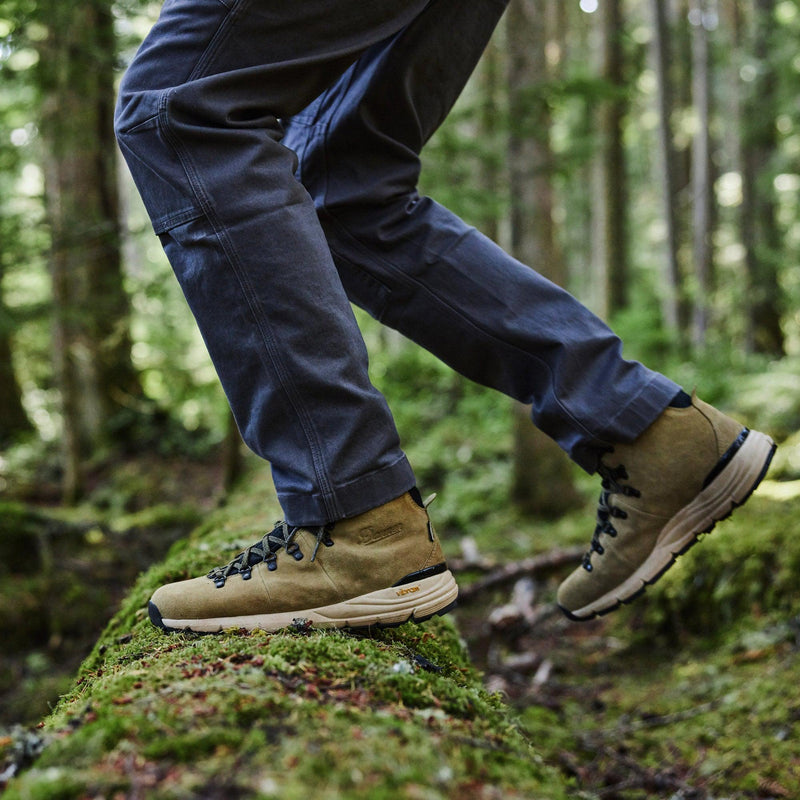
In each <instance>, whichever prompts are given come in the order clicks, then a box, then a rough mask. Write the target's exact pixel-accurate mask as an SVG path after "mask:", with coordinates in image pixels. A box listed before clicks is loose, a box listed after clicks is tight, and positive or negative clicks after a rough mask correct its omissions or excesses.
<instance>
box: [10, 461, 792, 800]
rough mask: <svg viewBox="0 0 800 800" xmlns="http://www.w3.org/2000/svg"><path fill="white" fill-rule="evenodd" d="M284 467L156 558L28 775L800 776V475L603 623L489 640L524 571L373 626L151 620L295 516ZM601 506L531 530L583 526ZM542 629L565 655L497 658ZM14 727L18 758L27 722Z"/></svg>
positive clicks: (593, 792) (578, 793)
mask: <svg viewBox="0 0 800 800" xmlns="http://www.w3.org/2000/svg"><path fill="white" fill-rule="evenodd" d="M268 483H269V482H268V476H267V474H266V472H265V471H264V470H259V469H256V470H251V471H250V472H249V473H248V474H247V476H246V478H245V480H244V481H243V483H242V485H241V486H240V488H239V489H238V490H237V492H236V493H235V494H234V495H233V497H232V498H231V500H230V502H228V503H227V504H226V505H225V506H224V507H222V508H220V509H218V510H216V511H214V512H213V513H211V514H210V515H209V516H208V518H207V520H206V521H205V523H204V524H203V525H202V526H201V527H200V528H199V529H197V530H196V531H195V532H194V533H193V534H192V536H190V537H189V538H188V539H187V540H185V541H183V542H179V543H178V544H176V545H175V546H174V547H173V548H172V551H171V552H170V554H169V556H168V557H167V559H165V560H164V561H163V562H162V563H160V564H158V565H156V566H155V567H153V568H152V569H150V570H149V571H148V572H146V573H145V574H144V575H143V576H142V577H141V578H140V579H139V581H138V582H137V584H136V586H135V587H134V588H133V590H132V592H131V593H130V595H129V596H128V598H127V600H126V601H125V602H124V603H123V605H122V607H121V609H120V611H119V612H118V613H117V615H116V616H115V617H114V618H113V620H112V621H111V623H110V624H109V626H108V627H107V629H106V630H105V632H104V633H103V635H102V636H101V637H100V639H99V641H98V643H97V645H96V647H95V649H94V651H93V652H92V654H91V655H90V656H89V657H88V658H87V659H86V661H85V662H84V664H83V666H82V668H81V670H80V673H79V675H78V677H77V680H76V682H75V685H74V687H73V688H72V689H71V691H70V692H69V693H68V694H66V695H65V696H64V697H63V698H62V700H61V702H60V704H59V705H58V707H57V708H56V709H55V710H54V712H53V713H52V714H50V715H49V716H48V717H47V718H46V719H45V720H44V723H43V725H42V726H41V727H40V728H38V729H36V731H35V737H37V740H38V741H37V747H35V748H33V749H38V745H39V744H43V745H44V748H43V750H42V752H41V755H39V756H38V758H36V759H35V760H32V763H29V764H27V765H26V766H25V767H24V768H23V769H22V770H21V772H20V774H19V775H18V776H17V777H16V778H14V779H13V780H12V781H11V783H10V784H9V786H8V788H7V790H6V797H8V798H139V797H144V798H151V797H152V798H162V797H163V798H172V797H176V798H178V797H209V798H216V797H219V798H237V797H265V798H269V797H280V798H295V797H297V798H300V797H303V798H306V797H319V798H362V797H363V798H383V797H385V798H390V797H391V798H495V797H497V798H501V797H503V798H505V797H510V798H514V797H519V798H541V799H542V800H549V799H551V798H552V799H553V800H555V799H556V798H562V797H570V798H580V797H583V798H624V800H638V799H639V798H642V800H643V799H644V798H651V797H657V798H662V797H663V798H665V799H666V798H672V799H673V800H675V799H677V798H686V799H688V798H707V799H708V800H711V799H712V798H731V800H733V799H734V798H737V799H738V798H742V800H744V799H745V798H747V799H748V800H749V799H751V798H752V799H753V800H755V799H756V798H759V799H763V800H766V798H784V797H786V798H795V797H800V756H798V753H800V750H798V748H797V740H798V734H800V692H798V689H797V687H798V686H799V685H800V646H799V645H800V616H798V615H800V593H799V592H798V591H797V589H796V576H797V575H798V571H800V538H799V537H798V536H797V530H798V523H797V520H798V519H800V497H798V496H797V495H796V494H795V493H794V491H793V490H794V489H795V488H797V487H796V486H795V485H794V484H791V483H785V484H769V485H767V486H766V487H765V488H764V489H763V490H762V491H760V492H759V493H758V494H757V495H756V496H755V497H754V498H753V499H752V501H751V502H750V503H749V504H748V505H747V506H746V507H745V508H744V509H741V510H740V511H739V512H738V513H737V514H736V515H735V516H734V518H733V519H732V520H730V521H727V522H726V523H724V524H722V525H720V526H719V527H718V529H717V530H716V531H715V532H714V533H713V534H711V535H710V536H708V537H706V539H705V541H704V542H703V543H702V544H700V545H698V546H697V547H696V548H694V549H693V550H692V551H691V553H690V554H688V555H687V556H686V557H684V558H683V559H682V560H681V561H679V564H678V566H677V567H676V568H674V569H673V570H671V571H670V573H668V575H667V576H666V577H665V578H664V579H663V580H662V582H661V583H659V584H658V585H657V586H656V587H653V588H652V589H651V590H650V591H649V592H648V594H647V595H646V596H645V597H644V598H643V599H641V600H640V601H638V602H637V603H636V604H634V605H632V606H631V607H629V608H625V609H622V610H621V611H619V612H616V613H615V614H613V615H609V616H608V617H606V618H604V619H602V620H598V621H595V622H592V623H589V624H582V625H576V624H572V623H568V622H567V621H566V620H562V619H561V618H560V617H556V616H554V617H547V618H546V619H545V621H544V622H543V623H542V624H541V625H539V626H537V627H536V628H534V629H533V630H530V631H527V632H526V633H525V634H524V635H521V636H519V637H517V638H516V639H511V640H508V641H505V642H501V643H500V644H499V645H495V646H494V647H495V657H494V660H492V659H491V658H487V654H486V652H485V649H483V647H482V645H481V642H484V641H485V636H484V634H485V616H486V612H487V609H488V608H490V607H491V606H493V605H495V604H497V603H500V602H503V599H504V598H503V592H502V591H499V592H498V593H496V594H493V595H491V596H487V597H486V598H485V600H483V601H482V602H481V603H479V604H478V606H479V607H478V608H476V605H475V604H471V605H469V606H467V607H465V608H464V609H463V610H462V611H461V612H459V614H456V615H455V616H454V617H445V618H439V619H435V620H431V621H429V622H427V623H425V624H424V625H420V626H416V625H407V626H403V627H401V628H398V629H394V630H387V631H380V632H376V633H375V634H373V635H371V636H363V635H353V634H348V633H340V632H313V631H312V632H309V631H304V630H296V631H291V630H290V631H285V632H281V633H278V634H273V635H266V634H259V633H250V634H248V633H243V632H238V631H229V632H226V633H224V634H222V635H220V636H205V637H196V636H189V635H183V634H180V635H168V634H164V633H162V632H160V631H158V630H155V629H154V628H152V626H151V625H150V623H149V622H148V620H147V619H146V615H145V611H144V606H145V605H146V600H147V598H148V596H149V594H150V592H151V591H152V590H153V589H154V588H155V587H156V586H157V585H159V584H160V583H162V582H164V581H168V580H173V579H178V578H181V577H184V576H188V575H193V574H198V573H202V572H203V571H205V570H207V569H208V568H209V566H211V565H213V564H214V563H216V562H223V561H225V560H227V559H228V558H229V557H230V555H231V553H232V552H233V551H234V550H236V549H237V548H240V547H241V546H243V545H245V544H247V543H249V542H250V541H251V540H253V539H254V537H257V535H258V533H259V531H261V530H263V528H264V527H265V526H267V525H269V524H270V523H271V522H272V521H273V518H277V516H279V511H278V508H277V506H276V505H275V503H274V500H271V499H270V497H271V495H270V493H269V491H268V489H267V488H266V487H267V486H268ZM265 503H266V505H265ZM433 512H434V517H435V507H434V509H433ZM586 524H587V520H586V515H585V514H583V515H581V516H575V518H574V519H573V518H570V519H567V520H562V521H560V522H559V523H557V524H554V525H552V526H539V529H538V530H537V531H536V533H537V536H535V537H532V538H535V540H536V542H537V547H538V549H543V547H544V545H546V544H547V543H548V542H549V541H551V539H552V537H555V536H558V537H560V540H561V541H573V540H574V541H577V540H579V536H580V533H581V531H583V533H584V535H585V528H586ZM455 525H456V523H451V525H450V526H449V525H448V524H447V520H445V526H444V527H445V528H446V529H448V531H449V532H448V533H446V534H445V542H444V544H445V547H446V549H447V550H448V551H449V553H450V555H451V556H455V555H457V553H458V552H459V542H458V539H457V538H456V536H455V531H454V530H449V528H450V527H451V526H453V527H454V526H455ZM515 529H516V528H515ZM473 533H474V531H473ZM510 535H511V533H510ZM516 535H517V536H518V534H516ZM542 539H544V544H543V542H542ZM481 547H482V550H483V552H484V553H485V554H488V555H490V556H491V555H497V554H496V553H493V552H492V551H491V549H490V548H489V544H488V540H487V542H483V543H482V544H481ZM504 550H507V543H506V544H505V545H504V547H502V548H500V552H503V551H504ZM557 578H558V576H555V577H554V578H553V579H552V582H551V581H550V580H548V581H547V583H546V584H545V585H543V586H542V587H541V595H542V602H544V603H548V602H550V598H551V592H552V590H553V588H554V586H555V583H556V582H557ZM463 580H464V581H466V580H468V577H467V576H464V578H463ZM482 620H484V621H482ZM454 622H457V623H458V625H459V627H458V628H456V627H455V625H454ZM459 630H460V631H461V632H462V633H461V635H463V636H465V637H467V639H468V641H467V644H468V645H470V646H472V651H471V652H468V651H467V650H466V649H465V644H464V642H463V641H462V639H461V638H460V635H459V632H458V631H459ZM525 649H527V650H528V651H531V650H532V651H536V652H538V653H539V654H540V656H541V659H542V660H546V661H547V662H548V664H549V669H548V672H547V674H546V676H545V677H542V675H541V673H537V675H536V676H535V677H534V676H533V675H532V674H529V673H525V671H524V670H523V671H520V672H518V673H515V672H513V670H512V669H510V668H509V669H505V668H502V667H498V663H497V657H496V656H497V652H498V651H502V655H504V656H505V655H512V654H513V653H514V652H518V651H520V650H525ZM501 661H502V659H501ZM508 663H511V662H508ZM474 664H477V665H478V667H479V668H480V669H481V670H483V671H484V674H481V673H480V672H478V671H477V670H476V668H475V666H473V665H474ZM498 676H504V682H503V683H501V684H498V683H497V681H496V680H495V679H496V678H497V677H498ZM484 679H486V680H489V682H490V684H491V685H494V686H498V685H501V686H502V688H503V689H504V691H505V694H492V693H489V692H487V690H486V688H485V685H484ZM0 747H2V748H3V749H2V750H0V752H1V753H2V755H3V757H4V759H5V763H6V764H8V763H11V762H12V761H13V758H14V752H15V749H16V752H17V753H18V752H19V750H20V743H19V741H18V737H15V736H14V735H10V736H7V737H5V738H4V739H0ZM18 761H22V759H21V758H19V757H18Z"/></svg>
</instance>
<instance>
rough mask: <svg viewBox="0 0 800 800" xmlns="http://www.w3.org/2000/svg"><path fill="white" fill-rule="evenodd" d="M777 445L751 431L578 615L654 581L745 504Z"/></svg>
mask: <svg viewBox="0 0 800 800" xmlns="http://www.w3.org/2000/svg"><path fill="white" fill-rule="evenodd" d="M773 448H774V443H773V441H772V439H770V437H769V436H766V435H765V434H763V433H760V432H759V431H750V433H749V434H748V436H747V439H745V442H744V444H743V445H742V446H741V448H740V450H739V452H738V453H736V455H735V456H734V457H733V458H732V459H731V461H730V463H729V464H728V465H727V466H726V467H725V469H723V470H722V472H721V473H720V474H719V475H717V477H716V478H715V479H714V480H713V481H712V482H711V483H710V484H709V485H708V486H706V488H705V489H703V491H701V492H700V493H699V494H698V495H697V497H695V498H694V500H692V502H691V503H689V504H688V505H686V506H684V507H683V508H682V509H681V510H680V511H678V512H677V513H676V514H675V515H674V516H673V517H672V518H671V519H670V520H669V522H667V524H666V525H665V526H664V527H663V529H662V530H661V532H660V533H659V535H658V538H657V539H656V544H655V547H654V548H653V551H652V552H651V553H650V555H649V556H648V557H647V559H646V560H645V561H644V563H642V565H641V566H640V567H639V568H638V569H637V570H636V572H634V573H633V574H632V575H631V576H630V577H629V578H628V579H627V580H625V581H624V582H623V583H622V584H620V585H619V586H617V587H616V588H615V589H613V590H612V591H610V592H607V593H606V594H604V595H603V596H602V597H600V598H598V599H597V600H595V601H594V602H592V603H590V604H589V605H587V606H584V607H583V608H580V609H578V610H577V611H571V612H570V613H572V614H573V615H574V616H576V617H592V616H594V615H595V614H597V613H599V612H601V611H606V610H608V609H610V608H613V607H615V606H616V605H617V604H618V603H621V602H624V601H625V600H628V599H630V598H631V597H633V595H635V594H636V593H637V592H638V591H639V590H640V589H641V588H642V586H643V585H645V584H647V583H649V582H651V581H652V580H653V579H654V578H655V577H656V576H657V575H659V574H660V573H661V572H662V571H663V570H664V569H665V568H666V567H667V566H668V565H669V564H670V563H671V562H672V561H673V559H674V558H675V556H676V555H678V554H679V553H681V552H682V551H683V550H685V549H686V548H687V547H688V546H689V544H690V543H691V542H692V541H694V539H695V538H696V537H697V535H698V534H699V533H700V532H702V531H704V530H706V529H707V528H708V527H710V526H711V525H712V524H713V523H714V522H717V521H719V520H720V519H722V518H724V517H725V516H726V515H727V514H729V513H730V511H731V508H732V507H733V506H734V505H741V503H742V502H743V501H744V500H745V499H746V498H747V496H748V495H749V494H750V492H751V491H752V490H753V487H754V485H755V484H756V483H757V481H758V480H759V477H760V476H761V472H762V470H763V469H764V465H765V463H766V462H767V459H768V458H769V455H770V453H771V452H772V450H773Z"/></svg>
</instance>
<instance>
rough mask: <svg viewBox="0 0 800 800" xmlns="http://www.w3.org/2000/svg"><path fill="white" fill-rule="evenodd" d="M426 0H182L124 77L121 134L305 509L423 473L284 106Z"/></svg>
mask: <svg viewBox="0 0 800 800" xmlns="http://www.w3.org/2000/svg"><path fill="white" fill-rule="evenodd" d="M426 3H427V0H407V2H404V3H402V4H397V3H395V2H392V1H390V0H370V2H369V3H365V2H363V0H303V2H302V3H292V2H278V0H168V2H167V3H166V4H165V6H164V8H163V10H162V13H161V16H160V18H159V20H158V22H157V23H156V25H155V27H154V28H153V30H152V31H151V33H150V35H149V36H148V37H147V39H146V40H145V42H144V43H143V45H142V47H141V49H140V51H139V53H138V54H137V56H136V58H135V59H134V61H133V63H132V64H131V66H130V68H129V70H128V72H127V74H126V76H125V78H124V81H123V84H122V87H121V91H120V99H119V103H118V108H117V115H116V130H117V136H118V140H119V143H120V147H121V149H122V151H123V154H124V155H125V158H126V160H127V161H128V164H129V166H130V169H131V173H132V174H133V177H134V179H135V181H136V183H137V186H138V188H139V191H140V192H141V194H142V197H143V200H144V202H145V205H146V207H147V209H148V212H149V214H150V216H151V219H152V222H153V225H154V227H155V230H156V233H157V234H158V235H159V236H160V237H161V240H162V243H163V245H164V247H165V250H166V253H167V255H168V257H169V259H170V262H171V264H172V267H173V269H174V271H175V273H176V275H177V277H178V279H179V281H180V283H181V286H182V288H183V291H184V293H185V295H186V298H187V300H188V302H189V304H190V306H191V309H192V311H193V313H194V315H195V317H196V319H197V322H198V325H199V327H200V330H201V332H202V335H203V337H204V339H205V342H206V344H207V347H208V350H209V353H210V354H211V357H212V359H213V361H214V364H215V367H216V369H217V371H218V373H219V376H220V379H221V381H222V384H223V387H224V389H225V391H226V394H227V396H228V399H229V402H230V404H231V407H232V409H233V412H234V415H235V417H236V420H237V422H238V425H239V427H240V429H241V431H242V434H243V436H244V439H245V441H246V442H247V443H248V444H249V445H250V447H252V449H253V450H255V452H257V453H258V454H260V455H262V456H263V457H265V458H266V459H268V460H269V461H270V462H271V465H272V470H273V475H274V478H275V483H276V488H277V490H278V495H279V498H280V501H281V503H282V505H283V508H284V511H285V513H286V516H287V519H288V520H289V521H291V522H292V523H293V524H305V525H310V524H322V523H325V522H327V521H330V520H334V519H338V518H341V517H344V516H351V515H354V514H358V513H360V512H362V511H365V510H367V509H369V508H372V507H374V506H376V505H379V504H380V503H383V502H386V501H388V500H390V499H392V498H394V497H396V496H398V495H400V494H402V493H403V492H404V491H406V490H407V489H409V488H410V487H411V486H413V484H414V477H413V473H412V471H411V468H410V466H409V465H408V462H407V461H406V458H405V456H404V454H403V452H402V451H401V449H400V446H399V440H398V435H397V432H396V430H395V426H394V423H393V420H392V417H391V414H390V412H389V409H388V407H387V405H386V403H385V400H384V399H383V397H382V396H381V395H380V393H379V392H378V391H377V390H376V389H375V388H374V387H373V386H372V385H371V383H370V381H369V379H368V376H367V356H366V350H365V348H364V345H363V340H362V339H361V336H360V333H359V331H358V328H357V326H356V324H355V321H354V319H353V316H352V311H351V309H350V306H349V302H348V300H347V296H346V294H345V292H344V290H343V288H342V284H341V280H340V278H339V275H338V273H337V271H336V268H335V266H334V264H333V261H332V259H331V254H330V251H329V249H328V246H327V243H326V241H325V237H324V235H323V232H322V230H321V228H320V225H319V222H318V220H317V215H316V213H315V209H314V205H313V202H312V201H311V199H310V197H309V196H308V193H307V192H306V190H305V189H304V188H303V187H302V186H301V185H300V184H299V183H298V182H297V181H296V179H295V178H294V169H295V166H296V159H295V156H294V154H293V153H292V152H291V150H289V149H287V148H286V147H284V146H283V145H282V144H281V138H282V135H283V132H282V127H281V124H280V122H279V120H280V119H281V118H282V117H288V116H291V115H292V114H294V113H296V112H297V111H299V110H300V109H301V108H303V107H304V106H305V105H307V104H308V103H309V102H311V100H312V99H313V98H314V97H316V96H318V95H319V94H320V92H321V91H323V90H324V89H325V87H326V86H329V85H330V84H331V83H332V82H334V81H335V80H336V79H337V78H338V77H339V76H340V75H341V74H342V73H343V72H344V71H345V70H346V69H347V67H348V66H349V65H350V64H351V63H352V62H353V61H354V60H355V59H356V58H357V57H358V55H359V54H360V53H361V52H363V51H364V50H365V49H367V48H369V47H370V46H371V45H373V44H374V43H376V42H378V41H382V40H384V39H386V38H387V37H388V36H391V35H392V34H393V33H395V32H396V31H398V30H400V29H401V28H402V27H404V26H405V25H407V24H408V23H409V22H410V21H411V20H413V18H414V17H415V16H417V15H418V14H419V13H420V11H421V10H422V9H423V8H424V6H425V5H426ZM398 6H399V10H398Z"/></svg>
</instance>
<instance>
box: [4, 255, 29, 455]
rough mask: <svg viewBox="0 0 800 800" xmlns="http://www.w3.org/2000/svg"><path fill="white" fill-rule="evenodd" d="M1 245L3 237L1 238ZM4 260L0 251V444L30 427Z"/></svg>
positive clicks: (12, 439)
mask: <svg viewBox="0 0 800 800" xmlns="http://www.w3.org/2000/svg"><path fill="white" fill-rule="evenodd" d="M0 248H2V241H0ZM2 289H3V264H2V252H0V447H4V446H6V445H8V444H9V443H10V442H12V441H14V439H16V438H17V436H19V435H20V434H22V433H27V432H28V431H30V430H31V423H30V421H29V420H28V416H27V414H26V413H25V409H24V407H23V405H22V392H21V391H20V388H19V383H18V382H17V378H16V375H15V374H14V365H13V362H12V357H11V356H12V347H11V331H12V330H13V322H12V319H11V314H10V313H9V310H8V308H6V305H5V303H4V301H3V291H2Z"/></svg>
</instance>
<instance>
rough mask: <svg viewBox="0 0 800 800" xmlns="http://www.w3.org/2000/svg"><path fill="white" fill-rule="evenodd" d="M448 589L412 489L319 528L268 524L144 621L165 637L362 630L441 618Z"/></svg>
mask: <svg viewBox="0 0 800 800" xmlns="http://www.w3.org/2000/svg"><path fill="white" fill-rule="evenodd" d="M457 594H458V588H457V586H456V583H455V580H454V579H453V576H452V574H451V573H450V571H449V570H448V569H447V567H446V565H445V561H444V555H443V554H442V549H441V547H440V546H439V541H438V539H437V537H436V533H435V532H434V529H433V526H432V525H431V523H430V520H429V518H428V512H427V510H426V508H425V506H424V505H423V503H422V500H421V498H420V497H419V492H417V490H416V489H414V490H412V492H410V493H406V494H404V495H402V496H401V497H398V498H397V499H395V500H392V501H391V502H389V503H386V504H385V505H382V506H379V507H378V508H375V509H373V510H372V511H368V512H366V513H365V514H361V515H359V516H357V517H353V518H351V519H344V520H341V521H339V522H336V523H332V524H330V525H325V526H322V527H319V528H298V527H293V526H290V525H287V524H286V523H285V522H282V523H278V524H277V525H276V527H275V528H274V530H272V531H271V532H270V533H267V534H266V535H265V536H264V537H263V538H262V539H261V541H259V542H257V543H256V544H254V545H251V546H250V547H248V548H247V549H245V550H244V552H242V553H239V555H237V556H236V558H234V559H233V561H231V562H230V563H229V564H227V565H226V566H224V567H216V568H215V569H212V570H211V572H209V573H208V575H206V576H205V577H204V578H193V579H191V580H187V581H180V582H178V583H171V584H168V585H166V586H162V587H161V588H160V589H158V590H157V591H156V592H155V594H154V595H153V597H152V599H151V601H150V619H151V620H152V622H153V624H155V625H157V626H159V627H161V628H164V629H165V630H168V631H175V630H191V631H197V632H204V633H216V632H219V631H221V630H223V629H224V628H246V629H248V630H252V629H255V628H259V629H262V630H266V631H275V630H278V629H279V628H285V627H287V626H288V625H291V624H292V623H294V622H295V621H299V620H303V622H304V623H311V625H313V626H315V627H324V628H366V627H371V626H379V627H384V626H391V625H399V624H400V623H402V622H407V621H409V620H413V621H416V622H419V621H421V620H424V619H428V618H429V617H431V616H433V615H434V614H444V613H445V612H446V611H449V610H450V609H451V608H452V607H453V606H454V605H455V600H456V595H457Z"/></svg>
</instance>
